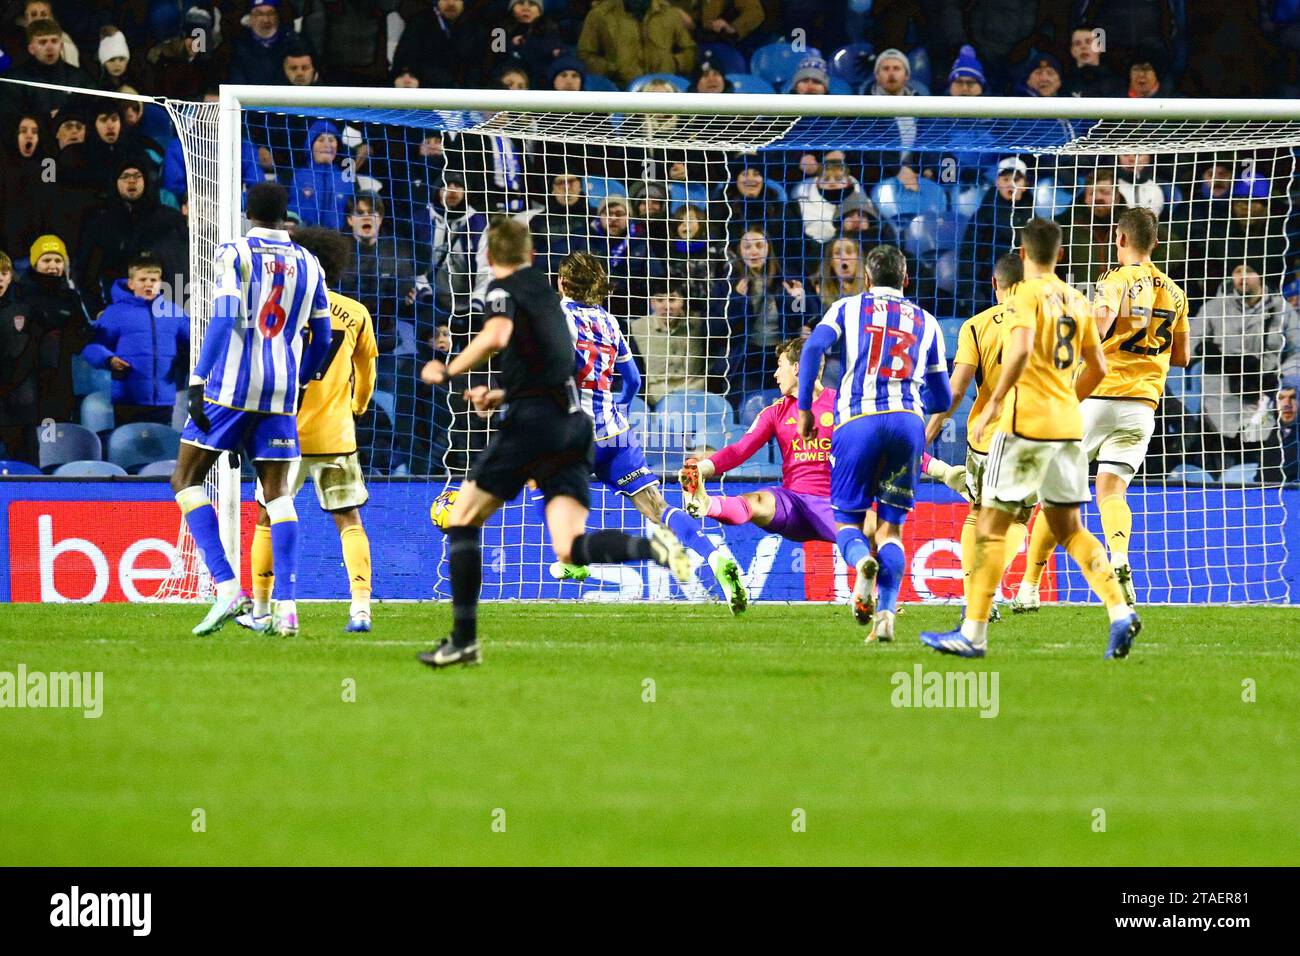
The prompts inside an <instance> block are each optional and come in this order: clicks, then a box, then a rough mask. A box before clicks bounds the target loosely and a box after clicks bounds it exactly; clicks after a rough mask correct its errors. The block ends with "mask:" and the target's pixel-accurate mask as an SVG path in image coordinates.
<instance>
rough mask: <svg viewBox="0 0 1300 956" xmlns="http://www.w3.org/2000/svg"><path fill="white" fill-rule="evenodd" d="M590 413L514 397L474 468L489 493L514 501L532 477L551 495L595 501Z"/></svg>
mask: <svg viewBox="0 0 1300 956" xmlns="http://www.w3.org/2000/svg"><path fill="white" fill-rule="evenodd" d="M593 436H594V432H593V431H592V425H591V419H590V418H588V417H587V415H586V414H585V413H584V412H582V411H573V412H570V411H567V410H566V409H564V408H561V407H559V406H558V405H557V403H556V402H554V401H551V400H549V399H530V400H527V401H523V402H515V403H513V404H512V405H511V407H510V410H509V412H508V413H507V415H506V417H505V419H504V420H503V421H502V423H501V430H500V431H498V432H497V434H496V436H495V437H494V438H493V439H492V440H491V441H490V442H488V446H487V447H486V448H484V449H483V452H482V454H480V455H479V456H478V459H477V460H476V461H475V462H474V467H473V468H472V469H471V470H470V475H469V477H470V480H471V481H473V482H474V484H476V485H478V487H480V488H482V489H483V490H484V491H486V492H487V493H488V494H490V495H494V496H495V497H497V498H500V499H502V500H503V501H512V500H514V498H515V497H516V496H517V495H518V494H519V492H521V491H522V490H523V488H524V484H525V483H526V482H527V481H528V480H529V479H530V478H531V479H532V480H534V481H536V482H537V487H538V488H539V489H541V492H542V495H543V496H544V497H545V499H546V500H547V501H550V500H551V499H552V498H554V497H556V496H557V495H567V496H568V497H570V498H574V499H576V500H577V501H579V502H581V503H582V506H583V507H584V508H590V507H591V489H590V481H591V470H592V468H593V467H594V466H595V442H594V437H593Z"/></svg>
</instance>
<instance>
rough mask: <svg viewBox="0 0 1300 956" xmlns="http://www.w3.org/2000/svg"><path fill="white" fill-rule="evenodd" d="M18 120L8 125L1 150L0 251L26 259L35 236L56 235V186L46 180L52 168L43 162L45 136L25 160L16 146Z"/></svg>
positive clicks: (46, 155)
mask: <svg viewBox="0 0 1300 956" xmlns="http://www.w3.org/2000/svg"><path fill="white" fill-rule="evenodd" d="M21 119H22V117H18V118H15V120H14V122H13V123H12V124H7V128H6V130H5V138H4V149H3V151H0V249H3V250H4V251H5V252H7V253H9V255H10V256H11V257H12V258H14V259H24V258H26V257H27V250H28V249H30V248H31V245H32V242H33V241H35V239H36V237H37V236H42V235H46V234H48V233H51V232H55V229H54V221H53V219H52V217H51V208H52V207H53V206H54V205H55V204H56V203H57V201H58V195H57V193H58V186H57V185H56V184H55V183H51V182H46V181H45V180H46V179H48V178H49V174H48V173H47V170H51V169H53V168H54V167H53V164H49V165H47V164H46V162H45V161H46V159H47V157H48V155H49V154H48V153H46V151H45V145H46V136H47V134H46V133H45V131H42V132H41V139H40V141H39V142H38V143H37V145H36V150H35V152H33V153H32V155H31V156H30V157H28V158H26V159H24V158H23V156H22V155H21V154H20V153H19V152H18V147H17V137H18V123H19V122H20V121H21ZM42 125H43V124H42ZM56 234H57V233H56Z"/></svg>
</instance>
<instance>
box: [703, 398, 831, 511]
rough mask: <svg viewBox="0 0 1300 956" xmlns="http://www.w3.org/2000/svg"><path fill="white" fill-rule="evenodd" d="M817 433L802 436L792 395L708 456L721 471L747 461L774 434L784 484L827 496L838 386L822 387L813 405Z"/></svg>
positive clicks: (804, 491) (719, 471)
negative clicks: (836, 387) (811, 435)
mask: <svg viewBox="0 0 1300 956" xmlns="http://www.w3.org/2000/svg"><path fill="white" fill-rule="evenodd" d="M812 413H813V418H814V419H815V420H816V422H817V437H816V438H814V439H813V440H812V441H804V440H803V439H802V438H800V437H799V405H798V402H797V400H796V399H795V397H794V396H793V395H791V396H788V397H786V398H782V399H781V400H780V401H777V402H773V403H772V404H771V405H769V406H767V408H765V409H763V411H762V412H761V413H759V416H758V417H757V418H755V419H754V424H752V425H750V426H749V431H747V432H745V434H744V435H742V436H741V438H740V440H739V441H737V442H733V443H732V444H730V445H728V446H727V447H726V448H723V449H722V450H721V451H718V452H714V453H713V454H712V455H710V456H709V461H711V462H713V467H714V469H715V470H716V471H717V473H718V474H722V473H723V472H726V471H730V470H731V469H733V468H735V467H737V466H738V465H740V464H742V463H744V462H745V461H748V460H749V458H750V457H752V456H753V455H754V453H755V452H757V451H758V450H759V449H761V448H762V447H763V446H764V445H766V444H767V443H768V442H769V441H771V440H772V439H773V438H775V439H776V442H777V444H778V445H779V446H780V448H781V485H782V487H784V488H786V489H787V490H789V491H797V492H799V493H800V494H805V495H818V496H821V497H827V496H829V495H830V493H831V432H832V431H834V430H835V389H833V388H827V389H823V390H822V393H821V394H820V395H818V396H817V398H816V400H814V401H813V405H812Z"/></svg>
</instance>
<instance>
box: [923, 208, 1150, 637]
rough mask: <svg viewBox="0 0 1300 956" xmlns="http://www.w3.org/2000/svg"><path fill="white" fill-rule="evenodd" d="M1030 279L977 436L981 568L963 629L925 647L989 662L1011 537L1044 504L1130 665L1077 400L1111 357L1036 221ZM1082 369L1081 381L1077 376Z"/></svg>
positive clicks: (1029, 244)
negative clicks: (1093, 524)
mask: <svg viewBox="0 0 1300 956" xmlns="http://www.w3.org/2000/svg"><path fill="white" fill-rule="evenodd" d="M1020 242H1021V247H1020V256H1021V259H1022V260H1023V262H1024V266H1025V278H1024V281H1022V282H1021V283H1020V284H1019V285H1017V286H1016V287H1015V288H1014V290H1012V295H1011V298H1010V300H1009V308H1008V309H1007V310H1006V311H1005V312H1004V313H1003V318H1002V325H1003V332H1002V373H1001V374H1000V375H999V376H998V384H997V387H996V388H995V389H994V390H993V394H992V395H990V396H989V400H988V404H986V405H985V406H984V411H983V412H981V413H980V416H979V418H977V419H976V420H975V423H974V425H973V426H972V429H971V436H972V439H973V440H974V441H977V442H978V441H982V440H983V438H984V436H985V435H986V433H987V432H988V431H990V430H994V434H993V440H992V441H991V442H990V444H989V455H988V463H987V465H986V466H985V469H984V482H983V488H982V489H981V492H980V498H981V501H982V503H983V507H982V508H981V509H980V514H979V518H978V519H977V520H976V523H975V568H974V570H973V571H972V573H971V576H970V585H969V588H968V590H967V592H966V619H965V620H964V621H963V622H962V625H961V628H960V629H959V630H953V631H948V632H944V633H935V632H926V633H923V634H922V635H921V640H922V642H924V643H925V644H927V645H929V646H930V647H933V648H934V649H935V650H938V651H941V652H942V653H945V654H956V655H958V656H960V657H983V656H984V653H985V650H986V649H987V645H988V621H989V612H990V610H991V609H992V607H993V595H994V592H995V591H996V590H997V586H998V582H999V581H1000V580H1001V579H1002V572H1003V568H1004V567H1005V565H1004V563H1003V558H1004V554H1005V547H1006V534H1007V528H1008V527H1009V526H1010V524H1011V521H1012V519H1013V518H1014V517H1015V514H1016V512H1017V511H1020V510H1021V509H1022V508H1024V507H1025V505H1026V503H1027V502H1029V501H1031V500H1032V499H1033V498H1034V497H1035V496H1037V497H1038V498H1039V499H1040V500H1041V501H1042V513H1041V514H1040V515H1039V518H1038V520H1039V521H1040V522H1041V521H1043V519H1046V520H1047V523H1049V524H1050V525H1051V527H1052V532H1053V534H1055V535H1056V537H1057V539H1058V540H1059V541H1060V542H1061V543H1062V544H1063V545H1064V546H1065V550H1066V551H1067V552H1068V553H1069V555H1070V557H1071V558H1073V559H1074V561H1075V563H1076V564H1078V565H1079V567H1080V569H1081V570H1082V571H1083V574H1084V577H1086V578H1087V579H1088V584H1090V585H1091V586H1092V589H1093V590H1094V591H1095V592H1096V593H1097V596H1098V597H1099V598H1101V600H1102V602H1103V603H1104V604H1105V605H1106V611H1107V613H1108V614H1109V616H1110V621H1111V625H1110V641H1109V644H1108V646H1107V649H1106V656H1107V657H1125V656H1127V654H1128V652H1129V648H1130V647H1131V646H1132V644H1133V638H1134V637H1135V636H1136V635H1137V633H1138V631H1139V629H1140V628H1141V623H1140V622H1139V621H1138V617H1137V615H1136V614H1134V613H1133V611H1132V609H1131V608H1130V607H1129V606H1128V604H1127V603H1126V602H1125V600H1124V594H1123V592H1122V591H1121V590H1120V586H1119V582H1118V581H1117V580H1116V579H1115V573H1114V572H1113V571H1112V570H1111V568H1110V566H1109V565H1108V564H1107V563H1106V552H1105V550H1104V549H1103V548H1102V546H1101V542H1100V541H1098V540H1097V539H1096V538H1094V537H1093V536H1092V535H1091V534H1090V533H1089V532H1088V531H1087V530H1085V529H1084V527H1083V523H1082V522H1081V521H1080V519H1079V506H1080V505H1082V504H1083V503H1084V502H1085V501H1087V500H1088V457H1087V455H1086V454H1085V452H1084V450H1083V440H1082V439H1083V416H1082V415H1080V413H1079V401H1080V399H1082V398H1085V397H1087V395H1089V394H1090V393H1091V392H1092V390H1093V388H1094V387H1095V386H1096V385H1097V383H1098V382H1100V381H1101V380H1102V379H1103V378H1104V377H1105V375H1106V358H1105V356H1104V355H1103V354H1102V350H1101V339H1100V337H1099V336H1098V334H1097V326H1096V323H1095V322H1094V321H1093V318H1092V309H1091V308H1090V306H1089V305H1088V301H1087V299H1085V298H1084V297H1083V296H1082V295H1080V294H1079V293H1078V292H1077V291H1076V290H1074V289H1073V288H1071V287H1070V286H1068V285H1066V284H1065V283H1064V282H1062V281H1061V280H1060V279H1058V278H1057V276H1056V260H1057V256H1058V255H1059V253H1060V249H1061V227H1060V226H1059V225H1057V224H1056V223H1055V222H1053V221H1052V220H1050V219H1041V218H1035V219H1031V220H1030V221H1029V222H1028V223H1027V224H1026V225H1025V227H1024V228H1023V229H1021V231H1020ZM1080 359H1082V360H1083V366H1084V367H1083V369H1082V370H1081V371H1080V372H1079V375H1078V378H1077V380H1075V379H1074V373H1075V367H1076V366H1077V365H1078V364H1079V360H1080Z"/></svg>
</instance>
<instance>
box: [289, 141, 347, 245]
mask: <svg viewBox="0 0 1300 956" xmlns="http://www.w3.org/2000/svg"><path fill="white" fill-rule="evenodd" d="M325 133H332V134H333V135H334V136H335V137H336V138H337V139H338V141H339V152H338V156H339V157H341V156H344V155H346V149H345V147H344V146H343V136H342V134H341V133H340V132H339V129H338V127H337V126H335V125H334V124H333V123H331V122H329V121H328V120H317V121H316V122H314V123H312V124H311V125H310V126H309V127H307V135H306V137H305V142H304V143H303V149H304V150H305V151H306V152H305V156H304V158H303V160H302V165H300V166H297V167H295V168H294V171H293V188H292V189H290V191H289V211H290V212H294V213H297V214H298V216H299V217H300V218H301V219H302V221H303V222H304V223H306V224H307V225H309V226H323V227H324V228H326V229H342V228H343V227H344V225H345V222H346V215H347V213H346V211H345V210H346V205H347V198H348V196H350V195H351V194H352V183H351V182H349V181H348V178H347V177H346V176H345V175H344V173H343V170H342V169H341V168H340V167H339V165H338V157H336V158H335V161H334V163H331V164H329V165H324V164H321V163H318V162H316V161H315V160H314V159H312V153H311V145H312V143H314V142H315V141H316V139H317V137H319V136H321V135H323V134H325ZM354 178H355V177H354Z"/></svg>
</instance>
